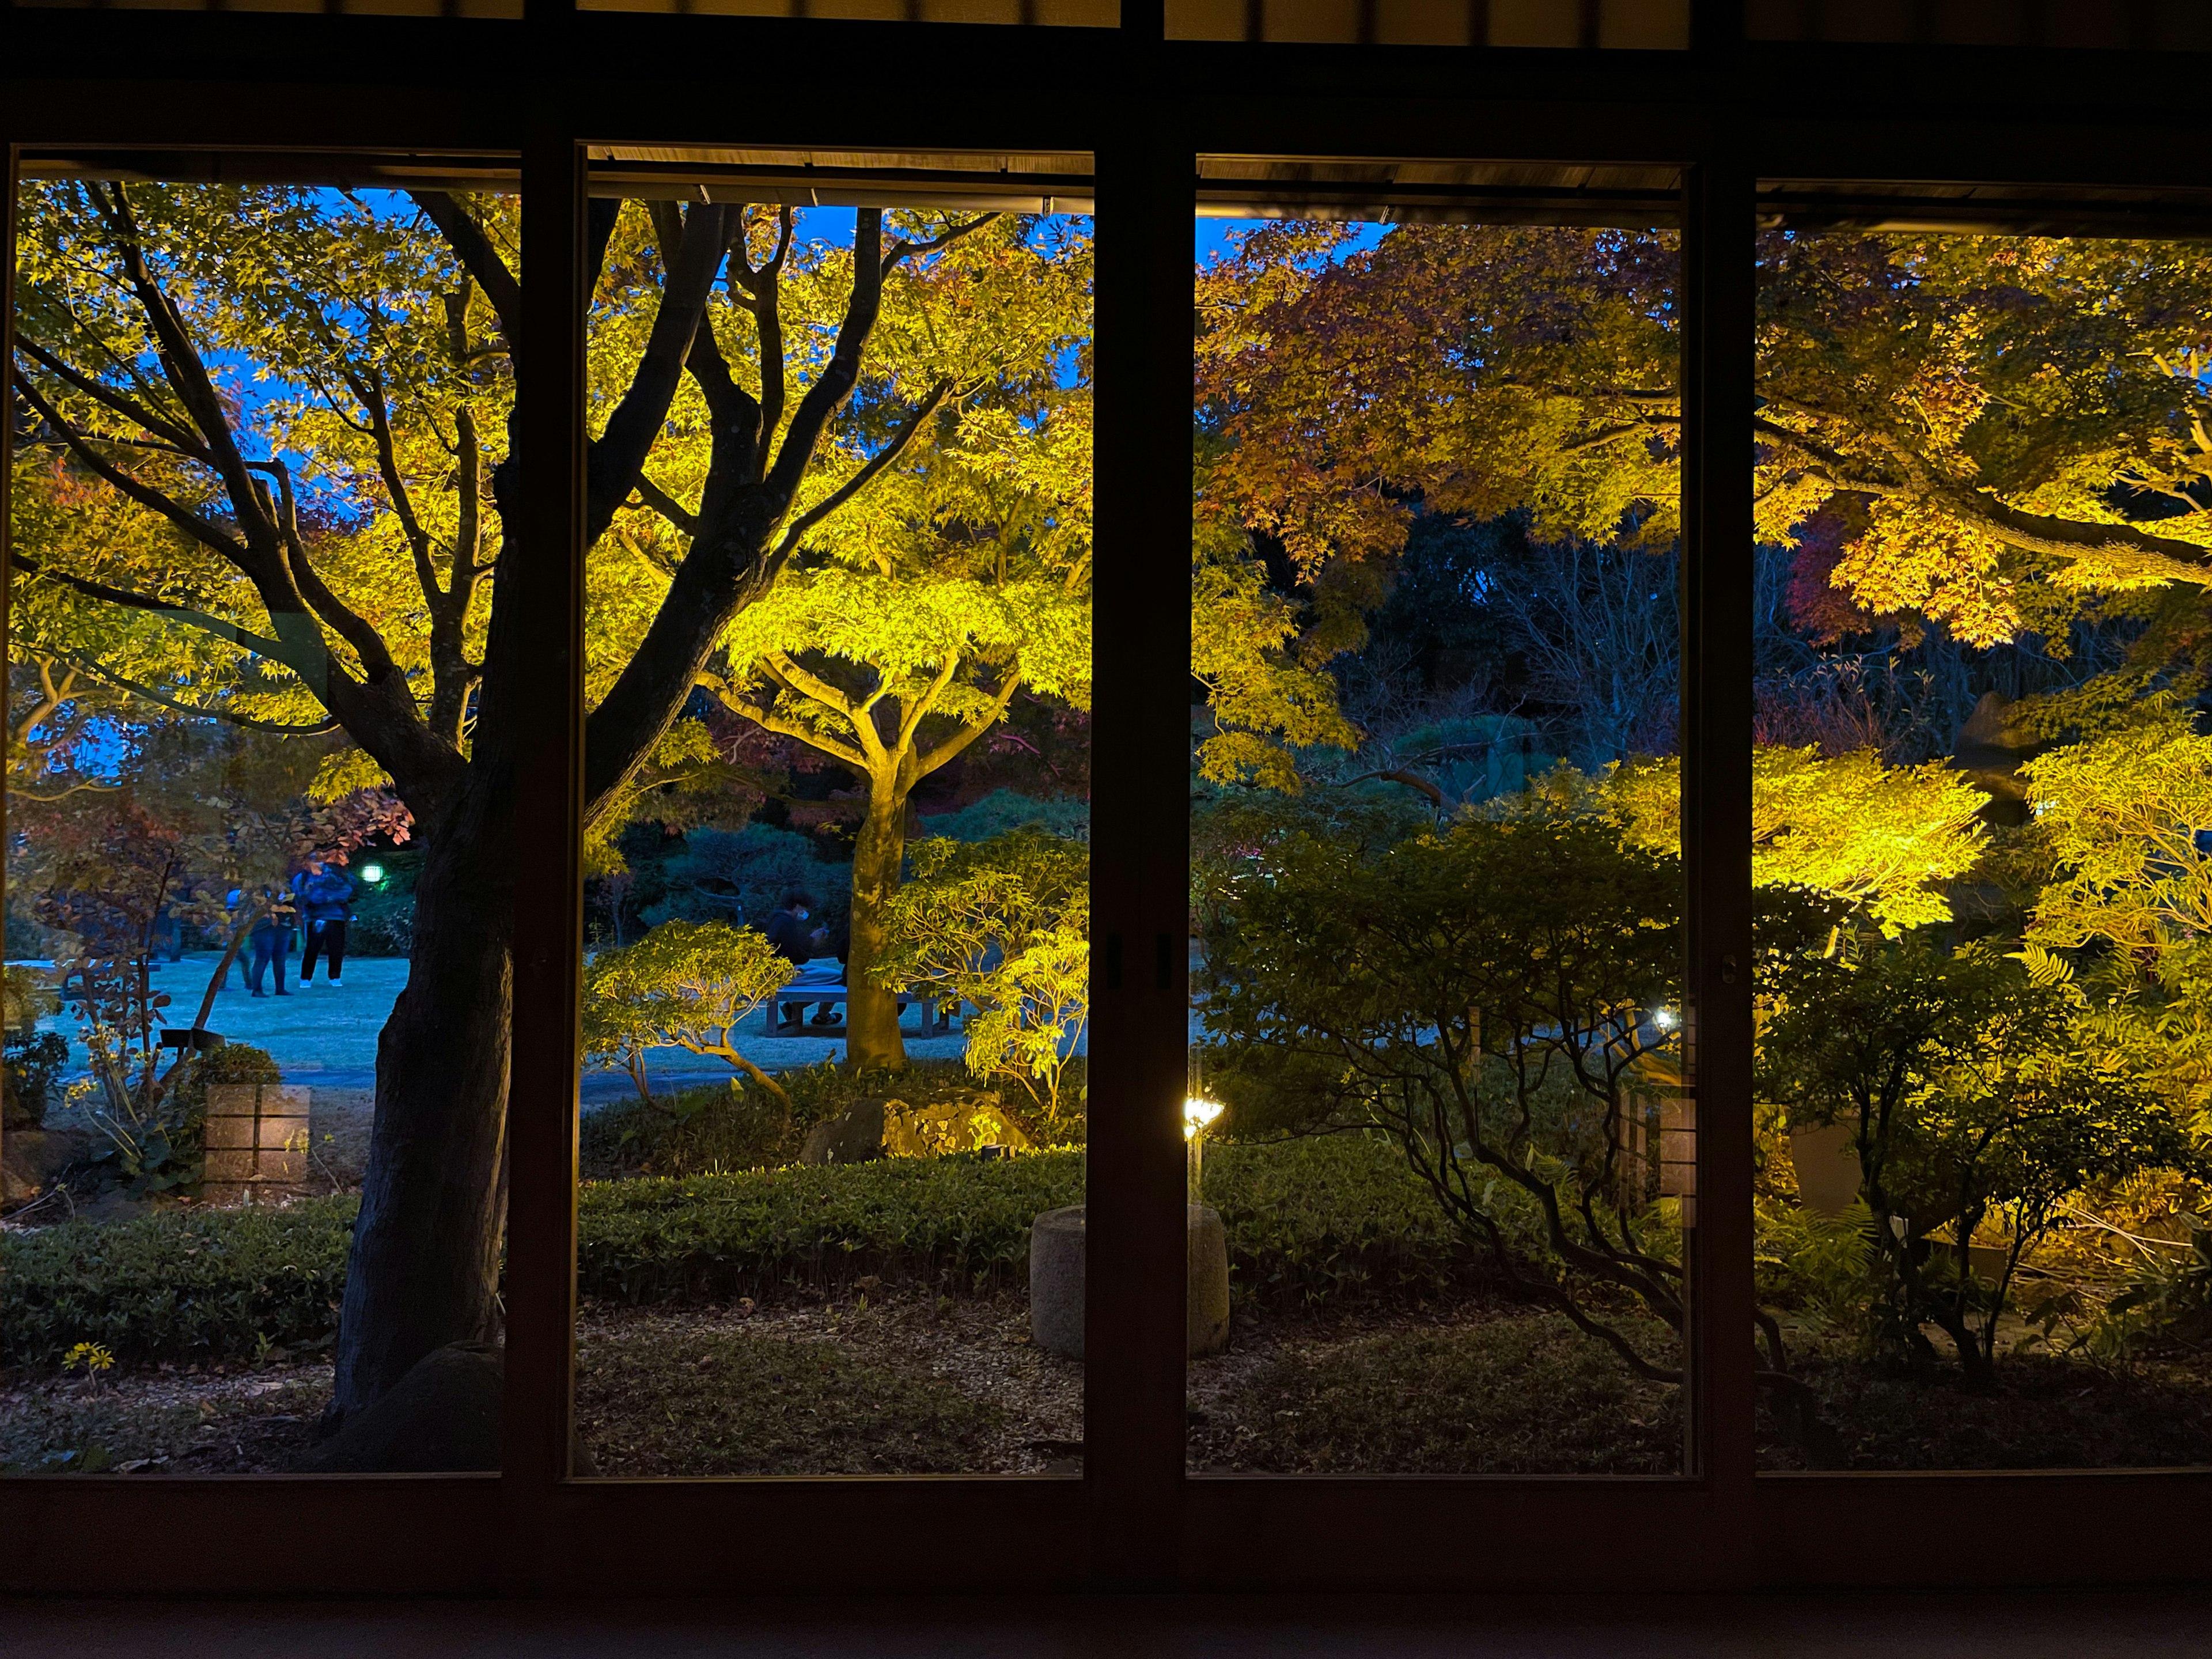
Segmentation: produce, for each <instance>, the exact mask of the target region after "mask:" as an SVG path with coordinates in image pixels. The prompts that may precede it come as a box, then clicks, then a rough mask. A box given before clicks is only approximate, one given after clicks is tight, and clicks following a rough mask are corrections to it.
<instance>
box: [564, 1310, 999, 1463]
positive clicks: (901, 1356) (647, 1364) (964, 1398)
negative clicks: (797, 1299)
mask: <svg viewBox="0 0 2212 1659" xmlns="http://www.w3.org/2000/svg"><path fill="white" fill-rule="evenodd" d="M861 1300H862V1301H863V1302H865V1300H866V1298H865V1297H863V1298H862V1299H861ZM933 1308H934V1304H933V1303H932V1302H927V1301H925V1302H923V1303H921V1304H919V1305H917V1306H909V1307H908V1308H905V1309H903V1310H898V1311H897V1312H896V1313H886V1312H885V1311H884V1310H871V1309H868V1308H866V1307H865V1306H855V1307H848V1308H844V1309H837V1308H829V1309H816V1310H808V1311H807V1312H805V1313H802V1314H793V1313H784V1314H780V1315H777V1314H772V1315H765V1316H763V1315H754V1314H750V1312H746V1311H741V1310H720V1309H717V1310H690V1311H688V1312H685V1313H667V1312H660V1313H644V1314H639V1313H634V1312H629V1311H624V1312H622V1313H612V1312H610V1313H607V1314H604V1315H602V1316H599V1317H598V1318H594V1319H588V1320H587V1321H586V1325H585V1328H584V1330H583V1332H582V1340H580V1343H579V1344H578V1348H577V1357H576V1358H577V1371H576V1425H577V1429H578V1431H579V1433H580V1436H581V1437H582V1439H583V1442H584V1443H585V1444H586V1446H587V1447H589V1448H590V1449H591V1453H592V1458H593V1460H594V1461H595V1462H597V1464H598V1466H599V1472H600V1473H601V1474H607V1475H654V1474H666V1475H732V1474H981V1473H996V1472H1002V1471H1005V1470H1006V1469H1008V1468H1019V1467H1022V1464H1021V1462H1020V1461H1019V1460H1018V1458H1016V1459H1012V1460H1010V1458H1009V1456H1008V1453H1009V1451H1010V1449H1012V1443H1013V1442H1015V1441H1018V1439H1019V1438H1020V1436H1019V1435H1018V1434H1016V1435H1012V1436H1010V1434H1009V1430H1010V1429H1018V1428H1019V1427H1020V1426H1021V1425H1019V1424H1018V1423H1016V1422H1015V1421H1014V1419H1013V1416H1012V1413H1010V1412H1009V1411H1008V1410H1007V1409H1006V1407H1004V1406H1002V1405H1000V1403H998V1401H996V1400H994V1399H992V1398H989V1397H986V1395H985V1393H984V1391H983V1390H982V1389H978V1388H977V1387H975V1382H976V1381H977V1379H975V1378H974V1377H971V1376H953V1375H947V1374H945V1372H946V1370H947V1369H948V1368H946V1367H945V1366H944V1365H943V1364H941V1361H942V1359H943V1358H944V1352H943V1351H944V1350H945V1348H946V1347H948V1346H957V1345H960V1344H963V1343H973V1342H978V1341H980V1342H982V1343H986V1344H988V1343H991V1342H993V1341H994V1338H995V1337H996V1336H997V1333H996V1332H994V1331H993V1330H990V1329H988V1328H987V1326H988V1325H989V1324H990V1323H991V1322H990V1321H988V1320H985V1321H981V1322H978V1321H976V1320H975V1319H973V1318H972V1317H971V1318H969V1319H966V1320H963V1321H961V1322H958V1323H957V1324H956V1325H955V1326H953V1327H952V1328H948V1329H947V1330H946V1331H945V1333H944V1340H939V1341H938V1342H936V1343H930V1342H927V1341H915V1340H907V1339H906V1338H904V1337H902V1332H908V1331H911V1330H912V1329H913V1328H914V1327H915V1325H917V1324H918V1323H919V1324H927V1322H928V1320H929V1317H930V1313H931V1311H933ZM872 1313H873V1314H874V1315H875V1317H874V1318H871V1317H870V1316H871V1314H872ZM971 1313H972V1310H971ZM885 1339H890V1340H885ZM933 1362H940V1363H933Z"/></svg>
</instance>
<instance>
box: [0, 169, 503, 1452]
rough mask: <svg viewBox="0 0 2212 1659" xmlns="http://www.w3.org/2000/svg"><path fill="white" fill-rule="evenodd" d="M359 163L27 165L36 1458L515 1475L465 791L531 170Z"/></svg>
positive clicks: (12, 796) (26, 1319)
mask: <svg viewBox="0 0 2212 1659" xmlns="http://www.w3.org/2000/svg"><path fill="white" fill-rule="evenodd" d="M200 160H201V161H202V162H203V163H204V161H205V158H204V157H203V158H200ZM263 160H264V161H266V160H267V158H263ZM136 164H137V165H138V166H143V158H142V159H140V160H139V161H137V163H136ZM331 165H334V166H335V165H338V164H331ZM343 167H344V173H345V176H346V177H347V178H348V179H349V187H348V188H346V189H344V190H338V189H335V188H325V187H323V186H321V185H301V184H289V183H288V184H282V185H255V184H228V185H207V184H175V185H162V184H157V183H151V182H147V181H146V180H145V179H144V178H143V175H142V174H138V173H133V174H132V175H131V179H130V180H129V181H128V182H123V181H119V180H118V179H116V178H114V177H112V176H103V174H102V168H101V164H100V160H99V158H98V157H97V156H93V157H83V156H79V157H69V156H61V155H30V156H27V158H26V171H27V173H28V174H29V175H30V176H29V178H28V180H27V182H26V183H25V184H24V185H22V187H21V192H20V194H19V196H18V197H17V200H16V202H15V211H16V214H17V225H18V234H19V244H18V246H19V249H20V254H19V262H18V266H17V271H16V283H17V286H16V314H15V326H16V331H17V332H16V344H17V349H16V356H15V364H14V369H15V386H16V388H17V392H16V398H15V403H14V404H13V407H12V411H11V416H10V418H11V420H12V421H13V422H14V429H15V450H14V468H15V471H14V479H13V485H14V490H15V495H14V505H15V511H14V515H13V522H12V523H11V525H10V526H9V531H10V534H11V537H12V545H13V558H14V562H13V566H12V568H11V570H10V573H9V583H10V588H9V593H10V600H11V612H10V622H11V630H12V631H11V634H10V636H9V693H8V695H9V740H10V747H9V755H8V771H7V791H8V793H7V814H8V817H7V829H8V840H7V849H6V851H7V956H8V968H7V1006H6V1022H7V1035H6V1050H5V1054H6V1077H7V1103H6V1109H7V1118H6V1122H5V1124H4V1126H0V1134H4V1136H5V1158H4V1164H5V1170H6V1200H5V1201H6V1203H7V1205H8V1206H9V1217H8V1225H7V1231H6V1232H5V1234H4V1236H0V1345H4V1348H0V1352H4V1363H5V1365H6V1367H7V1370H6V1379H7V1380H6V1383H5V1385H4V1390H0V1462H5V1464H6V1465H7V1466H8V1467H9V1468H11V1469H15V1470H18V1471H52V1472H64V1473H65V1472H70V1471H86V1472H91V1471H95V1470H100V1469H114V1470H125V1471H144V1472H163V1473H185V1474H214V1473H230V1472H265V1471H283V1470H296V1469H301V1468H322V1469H326V1470H352V1469H371V1468H415V1469H422V1468H496V1467H497V1465H498V1457H499V1448H498V1401H499V1388H500V1358H499V1350H498V1347H497V1346H495V1345H496V1343H497V1341H498V1339H499V1334H500V1333H499V1294H498V1291H499V1286H498V1278H499V1262H500V1249H501V1227H502V1215H503V1209H504V1199H505V1190H504V1182H503V1173H502V1168H501V1146H502V1137H503V1131H504V1127H505V1113H506V1105H507V1102H506V1081H507V1071H506V1054H507V1014H508V1010H507V1000H506V992H505V987H506V982H507V949H508V945H507V939H508V934H509V929H510V926H511V915H512V907H513V890H512V887H511V886H507V885H502V884H501V882H500V881H499V879H498V866H500V865H501V863H502V862H503V860H504V856H505V848H506V847H507V845H508V844H509V840H510V838H511V836H512V834H513V824H512V823H511V822H502V821H501V816H500V810H501V809H500V806H499V802H498V800H497V799H495V800H493V801H491V802H490V803H489V804H488V805H485V806H484V810H483V811H479V812H476V813H473V814H472V813H471V812H468V811H461V810H458V809H457V806H456V803H461V802H465V801H469V800H471V799H472V797H471V791H472V790H474V789H477V788H481V787H483V786H482V784H481V782H480V781H479V780H478V773H477V760H476V758H475V757H477V756H478V755H480V754H481V753H482V752H483V745H484V744H485V743H486V741H487V729H486V728H484V727H482V726H479V725H478V723H477V714H478V712H479V710H480V708H481V707H482V702H481V696H482V695H483V694H484V693H487V692H489V690H490V689H491V687H492V685H493V683H494V677H495V670H494V669H492V668H490V667H488V666H487V665H486V664H485V661H484V646H485V635H486V629H487V626H488V623H489V617H490V613H491V611H492V608H493V605H494V602H495V568H496V564H497V561H498V557H499V553H500V547H501V511H500V508H501V499H500V481H501V478H502V477H504V476H505V475H506V464H507V417H508V415H509V412H510V410H511V408H512V406H513V371H512V368H511V366H510V364H509V362H508V358H507V339H508V337H509V333H508V326H507V325H508V323H509V321H510V320H511V313H510V312H509V311H508V310H507V309H506V308H505V302H504V301H503V299H502V297H501V296H502V295H504V294H505V293H506V292H507V290H509V289H512V288H513V282H514V277H513V272H514V270H515V269H516V260H517V256H518V247H517V233H518V229H519V224H520V204H519V200H518V198H517V197H515V196H514V195H513V193H512V185H513V173H512V171H511V169H510V170H509V171H507V172H506V173H504V174H503V175H502V174H501V173H500V172H499V171H498V170H497V164H481V165H478V166H477V168H476V171H475V172H473V173H465V174H457V175H455V176H453V177H452V178H450V179H442V180H436V179H428V178H425V177H423V176H422V173H420V172H418V173H417V174H416V176H417V179H418V180H419V182H420V183H421V184H422V188H420V189H418V190H416V191H414V192H413V193H411V194H410V193H404V192H401V191H394V190H392V189H389V188H380V187H376V186H375V185H374V180H375V179H377V178H378V177H379V176H380V163H379V162H378V161H377V160H376V159H375V158H374V157H363V158H349V159H348V160H347V161H346V162H344V163H343ZM241 170H244V169H241ZM270 170H271V172H272V173H276V175H277V176H283V168H282V167H281V166H276V165H274V164H271V166H270ZM434 186H435V187H434ZM334 1366H335V1371H334Z"/></svg>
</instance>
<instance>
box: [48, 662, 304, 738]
mask: <svg viewBox="0 0 2212 1659" xmlns="http://www.w3.org/2000/svg"><path fill="white" fill-rule="evenodd" d="M61 655H62V658H63V660H64V661H65V662H68V663H70V665H73V666H75V667H77V668H82V670H84V671H85V672H86V673H88V674H90V675H91V676H92V677H93V678H95V679H100V680H105V681H106V683H107V684H110V685H112V686H113V687H115V688H116V689H117V690H120V691H128V692H129V693H130V694H131V696H134V697H141V698H143V699H144V700H145V701H146V702H150V703H155V704H157V705H159V706H160V707H161V708H173V709H174V710H176V712H177V713H179V714H196V715H198V716H200V717H201V718H203V719H205V720H221V721H222V722H223V723H224V724H225V725H226V726H243V727H244V728H245V729H246V730H247V731H249V732H275V733H276V734H277V735H278V736H280V737H287V738H310V737H314V736H316V735H318V734H319V733H321V732H334V731H336V730H337V726H338V717H337V715H335V714H325V716H324V717H323V718H322V719H321V720H317V721H315V722H314V723H313V725H311V726H289V725H286V724H285V723H284V722H283V721H282V720H259V719H257V718H256V717H255V716H253V715H252V714H235V713H234V712H232V711H231V710H229V709H227V708H204V707H201V706H199V705H197V704H194V703H189V702H179V700H178V699H176V698H174V697H172V696H169V695H168V694H167V693H166V692H161V691H156V690H154V688H153V687H152V686H150V685H141V684H139V683H138V682H137V681H136V680H134V679H131V678H126V677H125V676H124V675H121V674H118V673H117V672H115V671H114V670H112V669H109V668H103V667H101V666H100V665H99V664H98V663H96V662H94V661H93V660H92V659H90V658H89V657H81V656H79V655H77V654H76V653H74V652H64V653H61Z"/></svg>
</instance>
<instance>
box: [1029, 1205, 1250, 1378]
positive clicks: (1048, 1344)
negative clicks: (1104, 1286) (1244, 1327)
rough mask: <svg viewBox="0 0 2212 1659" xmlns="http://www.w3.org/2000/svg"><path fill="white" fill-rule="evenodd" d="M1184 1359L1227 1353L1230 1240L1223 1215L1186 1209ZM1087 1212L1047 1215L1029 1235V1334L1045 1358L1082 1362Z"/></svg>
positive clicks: (1075, 1209) (1050, 1212) (1198, 1208)
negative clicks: (1058, 1357)
mask: <svg viewBox="0 0 2212 1659" xmlns="http://www.w3.org/2000/svg"><path fill="white" fill-rule="evenodd" d="M1185 1221H1186V1225H1185V1229H1184V1238H1185V1240H1186V1250H1185V1268H1186V1277H1185V1285H1186V1288H1185V1291H1184V1304H1183V1305H1184V1332H1185V1343H1184V1352H1185V1353H1186V1354H1187V1355H1188V1358H1193V1359H1195V1358H1198V1357H1199V1356H1200V1354H1209V1353H1218V1352H1220V1351H1221V1350H1222V1349H1223V1348H1225V1347H1227V1346H1229V1234H1228V1231H1227V1229H1225V1227H1224V1226H1223V1225H1221V1216H1220V1212H1218V1211H1216V1210H1214V1209H1212V1208H1210V1207H1209V1206H1206V1205H1203V1204H1192V1205H1188V1206H1185ZM1086 1231H1087V1229H1086V1226H1085V1218H1084V1206H1082V1205H1080V1204H1072V1205H1069V1206H1067V1207H1066V1209H1061V1210H1047V1211H1046V1212H1044V1213H1043V1214H1042V1215H1041V1216H1039V1217H1038V1218H1036V1222H1035V1223H1034V1224H1033V1225H1031V1227H1030V1337H1031V1338H1032V1340H1035V1341H1036V1345H1037V1346H1039V1347H1041V1348H1042V1349H1044V1350H1045V1351H1046V1352H1048V1353H1056V1354H1058V1355H1060V1357H1061V1358H1064V1359H1080V1358H1083V1307H1084V1302H1083V1279H1084V1271H1085V1261H1086V1258H1087V1255H1088V1250H1087V1246H1086V1243H1085V1233H1086Z"/></svg>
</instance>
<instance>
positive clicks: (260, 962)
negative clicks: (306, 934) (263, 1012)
mask: <svg viewBox="0 0 2212 1659" xmlns="http://www.w3.org/2000/svg"><path fill="white" fill-rule="evenodd" d="M239 897H240V895H238V894H236V893H234V894H233V895H232V899H233V901H234V902H236V900H237V899H238V898H239ZM256 903H257V906H258V909H259V912H260V914H259V915H257V916H256V917H255V918H254V921H253V927H252V932H250V933H247V934H246V949H247V951H249V952H250V953H251V955H252V967H251V968H242V969H241V971H243V972H244V973H245V975H246V987H247V989H249V990H250V991H252V994H254V995H255V996H265V995H267V993H266V992H264V990H263V989H262V988H261V981H262V978H263V976H264V975H265V974H266V973H267V972H268V971H269V969H270V968H271V967H274V968H275V969H276V994H277V995H278V996H280V997H288V996H289V995H291V993H290V992H289V991H288V990H286V989H285V988H284V961H285V958H286V957H289V956H290V955H291V954H292V926H293V923H294V922H295V920H296V919H297V918H298V915H299V911H298V909H297V908H295V905H294V904H293V902H292V890H291V889H290V888H289V887H278V888H264V889H263V890H262V891H261V893H260V895H259V896H258V899H257V900H256Z"/></svg>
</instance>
